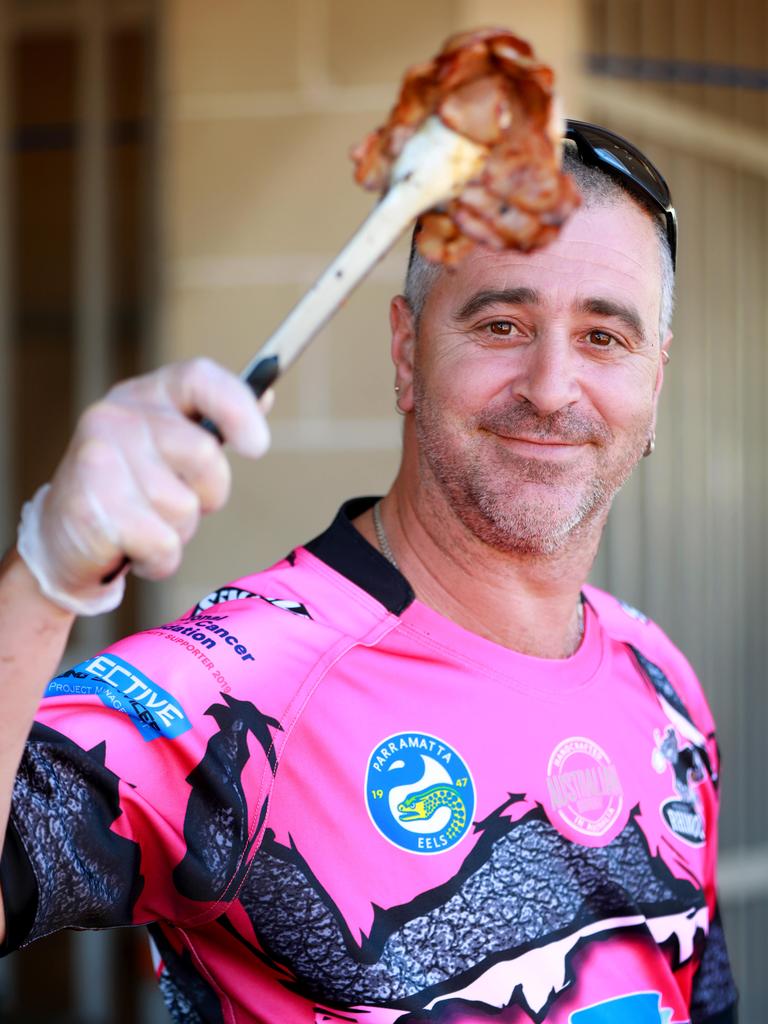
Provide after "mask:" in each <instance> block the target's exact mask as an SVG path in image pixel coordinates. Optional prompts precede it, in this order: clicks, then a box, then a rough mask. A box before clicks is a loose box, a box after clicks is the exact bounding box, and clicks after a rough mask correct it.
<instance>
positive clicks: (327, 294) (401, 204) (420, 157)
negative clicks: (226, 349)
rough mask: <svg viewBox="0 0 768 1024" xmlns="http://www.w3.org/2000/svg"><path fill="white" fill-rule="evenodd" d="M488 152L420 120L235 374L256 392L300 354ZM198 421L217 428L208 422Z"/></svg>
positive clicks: (430, 121)
mask: <svg viewBox="0 0 768 1024" xmlns="http://www.w3.org/2000/svg"><path fill="white" fill-rule="evenodd" d="M487 155H488V150H487V148H486V147H485V146H481V145H478V144H477V143H475V142H472V141H471V140H470V139H468V138H466V136H464V135H460V134H459V133H458V132H455V131H453V130H452V129H450V128H447V127H446V126H445V125H444V124H443V122H442V121H441V120H440V119H439V118H438V117H435V116H432V117H430V118H428V119H427V120H426V121H425V122H424V124H423V125H422V127H421V128H420V129H419V130H418V131H417V132H416V133H415V135H413V136H412V137H411V138H410V139H409V140H408V142H407V143H406V145H405V146H404V148H403V151H402V153H401V154H400V156H399V157H398V158H397V161H396V162H395V164H394V166H393V167H392V173H391V176H390V184H389V188H388V189H387V191H386V192H385V193H384V195H383V196H382V198H381V200H380V201H379V203H378V204H377V205H376V206H375V207H374V209H373V210H372V212H371V213H370V215H369V216H368V217H367V219H366V220H365V221H364V222H363V223H362V225H361V226H360V228H359V229H358V230H357V232H356V233H355V234H354V235H353V236H352V238H351V239H350V241H349V242H348V243H347V245H346V246H345V247H344V248H343V249H342V251H341V252H340V253H339V255H338V256H337V257H336V259H335V260H334V261H333V262H332V263H331V265H330V266H329V267H328V268H327V269H326V270H325V271H324V273H323V274H322V275H321V277H320V278H318V280H317V281H316V282H315V284H314V285H313V286H312V287H311V288H310V290H309V291H308V292H307V294H306V295H305V296H304V297H303V298H302V299H301V300H300V302H299V303H298V304H297V305H296V306H294V308H293V309H292V310H291V312H290V313H289V314H288V316H287V317H286V318H285V320H284V321H283V322H282V324H281V325H280V326H279V327H278V328H277V330H276V331H275V333H274V334H273V335H272V337H271V338H270V339H269V341H267V342H266V343H265V344H264V346H263V347H262V348H261V349H260V350H259V351H258V352H257V353H256V355H255V356H254V357H253V359H252V360H251V362H250V363H249V364H248V366H246V368H245V369H244V370H243V372H242V373H241V374H240V376H241V378H242V379H243V380H244V381H245V382H246V384H248V386H249V387H250V388H251V389H252V390H253V392H254V393H255V394H256V396H257V397H258V396H260V395H263V394H264V392H265V391H266V390H267V388H268V387H270V385H272V384H273V383H274V382H275V380H276V379H277V378H278V377H279V376H280V375H281V374H282V373H284V372H285V370H287V368H288V367H289V366H290V365H291V364H292V363H293V362H294V361H295V360H296V359H297V358H298V357H299V356H300V355H301V353H302V352H303V351H304V349H305V348H306V347H307V345H308V344H309V343H310V341H311V340H312V339H313V338H314V337H315V335H316V334H317V333H318V331H320V329H321V328H322V327H323V326H324V325H325V324H326V323H327V322H328V321H329V320H330V318H331V317H332V316H333V314H334V313H335V312H336V310H337V309H338V308H339V306H340V305H341V304H342V303H343V301H344V300H345V299H346V297H347V296H348V295H349V294H350V292H351V291H352V290H353V289H354V288H355V287H356V286H357V285H358V284H359V283H360V281H362V279H363V278H364V277H365V276H366V274H368V272H369V271H370V270H371V269H372V268H373V267H374V266H375V264H376V263H378V261H379V260H380V259H381V258H382V257H383V256H384V255H385V254H386V253H387V252H388V251H389V250H390V249H391V248H392V246H393V245H394V244H395V242H396V241H397V240H398V238H399V237H400V235H401V234H402V233H403V231H405V229H406V228H407V227H408V225H409V224H410V223H411V221H413V219H414V218H415V217H418V216H419V214H421V213H424V211H425V210H429V209H430V208H431V207H433V206H436V205H437V204H438V203H442V202H445V201H446V200H448V199H452V198H453V197H454V196H457V195H458V194H459V192H461V190H462V189H463V188H464V186H465V185H466V183H467V182H468V181H469V180H470V178H473V177H474V176H475V175H476V174H477V173H478V172H479V171H480V169H481V168H482V166H483V163H484V161H485V159H486V157H487ZM203 425H204V426H205V427H206V428H207V429H209V430H211V429H213V430H214V432H215V433H217V434H218V431H217V430H216V429H215V428H214V427H213V424H211V423H210V422H209V421H203Z"/></svg>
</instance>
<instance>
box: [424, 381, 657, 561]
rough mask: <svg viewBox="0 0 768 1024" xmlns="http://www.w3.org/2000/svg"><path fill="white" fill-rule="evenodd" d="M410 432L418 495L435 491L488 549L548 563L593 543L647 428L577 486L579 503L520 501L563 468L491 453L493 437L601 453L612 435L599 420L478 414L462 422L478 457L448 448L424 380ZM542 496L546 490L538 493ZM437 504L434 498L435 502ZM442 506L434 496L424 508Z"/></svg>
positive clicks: (508, 411) (514, 408) (525, 412)
mask: <svg viewBox="0 0 768 1024" xmlns="http://www.w3.org/2000/svg"><path fill="white" fill-rule="evenodd" d="M414 397H415V414H414V420H415V429H416V436H417V440H418V449H419V463H420V471H421V473H420V476H421V486H422V489H425V490H427V491H429V490H430V489H435V488H436V489H437V491H439V494H440V495H441V496H442V497H443V498H444V499H445V501H446V502H447V504H448V506H449V508H450V510H451V511H452V513H453V514H454V515H455V516H456V517H457V518H458V519H459V520H460V521H461V523H462V524H463V526H464V527H465V528H466V529H467V530H468V531H469V532H470V533H471V534H472V535H474V536H475V537H476V538H478V539H479V540H480V541H481V542H483V543H484V544H485V545H488V546H489V547H491V548H493V549H495V550H498V551H503V552H506V553H510V554H517V555H520V556H539V557H552V556H555V555H557V554H558V553H560V552H562V551H563V549H564V548H565V547H566V546H567V545H569V544H571V543H579V542H580V541H581V540H584V542H585V543H586V541H587V538H588V537H590V538H593V537H594V535H595V531H596V534H597V536H596V539H594V541H593V543H590V548H592V547H594V549H595V550H596V545H597V540H598V539H599V535H600V533H601V532H602V528H603V525H604V523H605V520H606V518H607V516H608V511H609V509H610V506H611V504H612V502H613V499H614V497H615V496H616V494H617V493H618V491H619V490H620V488H621V487H622V486H623V484H624V483H625V481H626V480H627V478H628V477H629V475H630V473H631V472H632V469H633V468H634V466H635V465H636V464H637V462H638V461H639V459H640V457H641V456H642V451H643V449H644V447H645V439H646V437H647V432H648V427H649V424H642V425H639V426H638V429H637V430H636V432H635V433H634V434H633V435H631V437H630V439H629V442H628V444H627V445H625V446H624V448H623V449H622V450H621V451H619V452H617V454H616V457H615V458H613V459H608V460H605V459H604V460H603V465H602V467H599V468H598V471H596V472H595V473H594V474H593V475H592V477H591V478H590V479H589V480H587V481H586V482H582V487H581V494H580V497H579V500H578V501H577V502H576V503H575V504H572V503H571V502H563V501H557V500H550V501H547V500H546V499H545V498H539V499H537V500H532V499H524V498H521V496H520V493H519V492H520V488H521V485H523V484H526V483H531V484H539V485H541V486H542V487H543V488H546V486H547V485H548V484H549V485H553V486H554V485H555V484H557V483H558V481H559V480H561V479H562V478H563V477H564V476H565V475H566V474H567V472H568V467H566V466H563V465H561V464H556V463H550V462H544V461H543V460H541V461H540V460H536V459H527V458H524V457H521V456H520V455H518V454H514V453H511V452H509V451H507V452H502V451H501V446H499V448H498V449H497V450H496V455H497V457H496V458H489V457H484V453H483V451H482V450H483V448H484V449H485V452H486V453H487V452H491V451H492V449H491V447H490V446H491V445H492V442H493V434H494V433H496V432H497V431H501V432H502V436H503V433H504V432H507V433H509V434H514V431H515V430H516V429H520V428H524V429H525V432H526V433H527V434H530V435H534V436H538V437H541V438H542V439H545V438H546V437H547V436H551V437H556V438H558V439H560V440H571V441H573V442H579V443H589V444H592V445H594V446H595V449H596V450H597V452H598V456H599V453H600V452H601V451H603V452H606V451H608V450H609V448H610V446H611V444H612V443H613V441H614V436H613V433H612V431H611V430H610V429H609V428H608V426H607V425H606V424H604V423H602V422H597V421H594V420H591V419H588V418H586V417H585V416H584V415H583V414H577V413H575V412H573V411H565V410H564V411H562V412H559V413H555V414H553V415H552V416H548V417H540V416H539V415H538V414H537V413H535V412H534V411H532V409H531V408H526V407H525V405H524V404H523V403H520V402H514V403H509V404H508V405H506V406H505V407H503V408H497V409H495V410H489V411H484V412H482V413H480V414H479V415H478V416H477V417H475V420H474V421H471V422H470V423H469V424H468V427H469V432H468V435H466V436H469V437H474V438H476V439H477V442H478V443H477V445H476V447H478V448H479V449H480V452H478V453H475V455H476V457H473V451H472V448H471V447H468V446H464V447H462V446H461V445H452V444H451V439H450V436H448V434H447V430H446V427H445V425H444V424H443V423H442V422H441V420H440V415H439V412H438V411H437V410H436V408H435V405H434V404H433V403H431V402H430V401H429V399H428V398H427V397H426V395H425V389H424V384H423V381H422V380H421V378H420V376H419V375H418V374H417V375H416V377H415V379H414ZM544 493H545V494H546V492H544ZM436 499H437V500H436ZM430 503H431V504H432V505H433V506H438V507H439V505H440V499H439V496H438V495H433V496H432V498H431V502H430Z"/></svg>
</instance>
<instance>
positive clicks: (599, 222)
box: [436, 202, 660, 307]
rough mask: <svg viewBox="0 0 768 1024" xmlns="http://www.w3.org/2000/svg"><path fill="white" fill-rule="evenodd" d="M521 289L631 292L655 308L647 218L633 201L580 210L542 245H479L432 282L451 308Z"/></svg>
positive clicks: (653, 250) (652, 242)
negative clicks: (481, 295) (483, 294)
mask: <svg viewBox="0 0 768 1024" xmlns="http://www.w3.org/2000/svg"><path fill="white" fill-rule="evenodd" d="M520 288H529V289H530V290H531V291H535V292H536V293H537V295H538V296H540V297H544V298H546V297H547V295H548V294H549V293H550V292H553V291H555V292H556V291H559V290H560V289H562V288H566V289H567V290H569V291H580V292H582V293H584V295H586V294H587V293H589V292H591V291H595V292H596V294H600V293H602V292H605V293H606V294H617V293H620V292H629V293H631V294H632V295H633V296H635V299H636V301H637V302H638V303H641V304H642V305H644V306H646V305H650V306H657V305H658V301H659V292H660V253H659V243H658V239H657V236H656V233H655V230H654V227H653V224H652V223H651V221H650V218H649V217H648V216H646V215H645V214H644V213H643V212H642V211H640V210H639V209H638V208H637V207H636V206H635V204H634V203H631V202H626V203H623V202H622V203H614V204H611V205H600V206H595V207H588V208H586V209H581V210H579V211H578V212H577V213H576V214H574V215H573V217H571V219H570V220H569V221H568V223H567V224H566V225H565V226H564V228H563V230H562V232H561V234H560V235H559V236H558V237H557V238H556V239H555V241H554V242H552V243H550V244H549V245H547V246H545V247H543V248H542V249H538V250H535V251H534V252H530V253H523V252H516V251H507V252H496V251H494V250H491V249H488V248H487V247H480V246H478V247H477V248H476V249H475V250H474V251H473V252H471V253H470V254H469V256H467V257H466V259H465V260H463V261H462V263H461V264H460V265H459V266H458V267H457V268H456V269H455V270H453V271H446V272H444V273H442V274H441V275H440V276H439V278H438V280H437V282H436V289H437V290H440V291H443V292H444V294H445V296H446V297H449V301H450V302H451V304H452V305H453V306H455V307H459V306H462V305H464V304H465V302H466V301H467V299H468V297H470V296H471V295H472V294H474V293H476V292H480V291H487V290H499V291H503V290H505V289H507V290H514V289H520Z"/></svg>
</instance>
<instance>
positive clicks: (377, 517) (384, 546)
mask: <svg viewBox="0 0 768 1024" xmlns="http://www.w3.org/2000/svg"><path fill="white" fill-rule="evenodd" d="M373 528H374V530H375V531H376V540H377V541H378V542H379V547H380V548H381V553H382V554H383V555H384V557H385V558H386V560H387V561H388V562H389V563H390V564H391V565H392V566H394V568H395V569H397V562H396V561H395V556H394V555H393V554H392V548H391V547H390V546H389V541H388V540H387V533H386V530H385V529H384V523H382V521H381V502H380V501H377V502H376V504H375V505H374V506H373ZM576 615H577V629H578V638H577V639H578V640H579V642H580V641H581V639H582V637H583V636H584V603H583V601H582V600H581V599H579V603H578V606H577V608H576Z"/></svg>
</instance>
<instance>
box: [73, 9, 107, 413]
mask: <svg viewBox="0 0 768 1024" xmlns="http://www.w3.org/2000/svg"><path fill="white" fill-rule="evenodd" d="M80 9H81V17H82V29H81V35H80V39H81V47H82V50H81V59H80V166H79V183H78V220H79V223H78V254H77V264H78V267H77V270H78V332H77V373H76V380H77V385H76V387H77V402H76V407H77V408H78V409H82V408H83V407H84V406H85V405H87V404H88V403H89V402H92V401H94V400H95V399H96V398H98V397H100V395H101V394H102V393H103V391H104V386H105V384H106V383H107V382H108V381H109V380H110V378H111V368H110V365H109V364H110V359H109V354H110V346H109V344H108V341H109V267H108V253H109V245H108V239H107V231H108V212H107V211H108V202H109V196H108V189H107V168H106V160H107V98H106V82H107V77H106V45H107V42H106V16H105V11H104V5H103V0H80Z"/></svg>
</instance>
